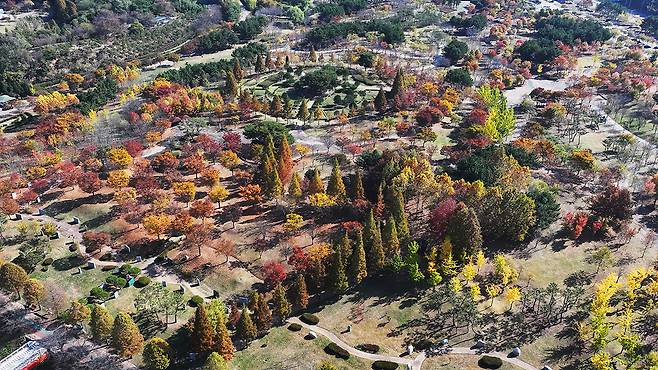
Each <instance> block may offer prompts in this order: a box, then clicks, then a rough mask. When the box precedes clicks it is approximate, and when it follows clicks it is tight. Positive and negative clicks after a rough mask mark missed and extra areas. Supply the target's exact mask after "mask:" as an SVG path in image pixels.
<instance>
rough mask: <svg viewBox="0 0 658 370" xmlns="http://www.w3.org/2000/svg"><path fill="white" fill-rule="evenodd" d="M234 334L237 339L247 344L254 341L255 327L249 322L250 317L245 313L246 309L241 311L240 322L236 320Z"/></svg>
mask: <svg viewBox="0 0 658 370" xmlns="http://www.w3.org/2000/svg"><path fill="white" fill-rule="evenodd" d="M235 334H236V335H237V337H238V338H239V339H242V340H244V341H247V342H251V341H252V340H254V339H256V335H257V330H256V325H254V322H253V321H252V320H251V315H249V312H247V310H246V309H243V310H242V315H240V320H238V325H237V327H236V329H235Z"/></svg>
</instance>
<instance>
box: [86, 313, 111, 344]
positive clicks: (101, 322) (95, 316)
mask: <svg viewBox="0 0 658 370" xmlns="http://www.w3.org/2000/svg"><path fill="white" fill-rule="evenodd" d="M113 323H114V319H112V316H111V315H110V313H109V312H108V311H107V309H105V307H103V306H101V305H99V304H95V305H94V308H93V309H92V310H91V319H90V320H89V326H90V328H91V336H92V338H94V340H95V341H96V342H98V343H105V342H107V340H108V339H110V336H111V335H112V325H113Z"/></svg>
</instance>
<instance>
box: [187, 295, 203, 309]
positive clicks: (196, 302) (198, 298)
mask: <svg viewBox="0 0 658 370" xmlns="http://www.w3.org/2000/svg"><path fill="white" fill-rule="evenodd" d="M190 304H191V305H192V306H193V307H198V306H200V305H202V304H203V297H201V296H198V295H195V296H192V298H190Z"/></svg>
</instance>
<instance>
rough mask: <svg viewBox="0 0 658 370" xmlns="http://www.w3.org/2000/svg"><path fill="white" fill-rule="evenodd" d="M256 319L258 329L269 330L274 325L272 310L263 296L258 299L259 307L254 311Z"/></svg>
mask: <svg viewBox="0 0 658 370" xmlns="http://www.w3.org/2000/svg"><path fill="white" fill-rule="evenodd" d="M254 321H255V322H256V327H257V328H258V331H267V330H270V328H271V327H272V311H271V310H270V306H269V305H268V304H267V301H266V300H265V299H264V298H263V297H260V299H259V300H258V307H256V312H255V313H254Z"/></svg>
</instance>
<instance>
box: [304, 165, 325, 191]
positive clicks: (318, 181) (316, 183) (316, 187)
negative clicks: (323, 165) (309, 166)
mask: <svg viewBox="0 0 658 370" xmlns="http://www.w3.org/2000/svg"><path fill="white" fill-rule="evenodd" d="M317 193H324V183H323V182H322V178H321V177H320V170H318V169H315V170H314V171H313V176H312V177H311V181H309V183H308V194H309V195H313V194H317Z"/></svg>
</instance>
